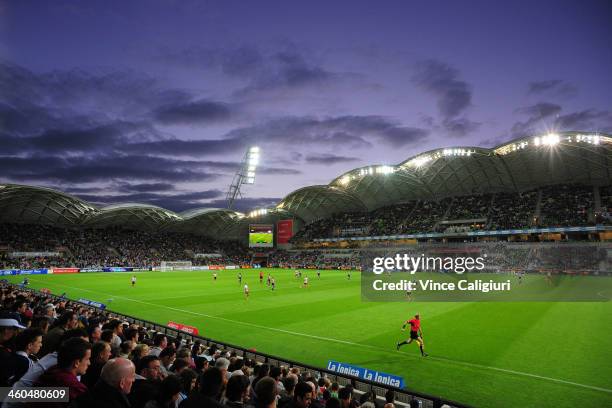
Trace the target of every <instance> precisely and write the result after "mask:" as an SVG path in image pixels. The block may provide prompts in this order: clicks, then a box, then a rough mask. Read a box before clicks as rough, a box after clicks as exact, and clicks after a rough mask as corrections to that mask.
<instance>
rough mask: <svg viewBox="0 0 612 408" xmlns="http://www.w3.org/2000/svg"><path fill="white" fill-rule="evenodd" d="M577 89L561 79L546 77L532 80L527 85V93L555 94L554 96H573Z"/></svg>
mask: <svg viewBox="0 0 612 408" xmlns="http://www.w3.org/2000/svg"><path fill="white" fill-rule="evenodd" d="M577 91H578V89H577V88H576V87H575V86H574V85H572V84H570V83H568V82H566V81H563V80H561V79H548V80H544V81H534V82H530V83H529V84H528V85H527V93H528V94H529V95H542V94H545V95H549V96H552V95H555V96H574V95H575V94H576V93H577Z"/></svg>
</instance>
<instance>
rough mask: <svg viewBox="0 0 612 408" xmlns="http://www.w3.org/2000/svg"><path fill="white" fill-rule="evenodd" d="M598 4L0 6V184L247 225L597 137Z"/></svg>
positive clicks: (602, 43)
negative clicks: (446, 155)
mask: <svg viewBox="0 0 612 408" xmlns="http://www.w3.org/2000/svg"><path fill="white" fill-rule="evenodd" d="M611 20H612V3H611V2H609V1H574V2H567V1H549V2H534V1H525V2H518V1H517V2H491V1H482V2H478V1H464V2H459V1H427V2H423V1H405V0H404V1H385V2H372V1H363V2H361V1H345V2H339V1H338V2H330V1H325V2H316V1H308V2H306V1H304V2H293V1H290V2H288V1H278V2H267V1H265V2H264V1H252V2H244V1H236V2H235V1H219V2H216V1H201V2H200V1H197V2H196V1H184V0H176V1H129V2H113V1H111V2H109V1H99V2H97V1H87V2H83V1H78V2H77V1H72V2H66V1H52V2H40V1H1V0H0V64H1V66H0V182H13V183H21V184H32V185H42V186H48V187H52V188H57V189H60V190H62V191H65V192H68V193H71V194H74V195H77V196H79V197H81V198H84V199H86V200H89V201H90V202H93V203H97V204H100V205H105V204H108V203H115V202H143V203H149V204H155V205H160V206H162V207H166V208H169V209H172V210H175V211H182V210H185V209H189V208H194V207H205V206H207V207H224V206H225V201H224V198H225V191H226V190H227V186H228V185H229V183H230V181H231V178H232V175H233V173H234V171H235V169H236V166H237V162H238V161H239V160H240V158H241V157H242V155H243V154H244V151H245V150H246V148H247V146H249V145H251V144H257V145H259V146H260V147H261V149H262V163H263V167H262V168H261V169H260V171H259V173H258V177H257V180H256V184H255V185H253V186H246V187H245V188H244V189H243V191H244V192H245V193H246V196H247V199H244V200H242V201H241V202H240V203H239V205H238V208H239V209H241V210H247V209H251V208H254V207H258V206H265V205H271V204H273V203H276V202H277V201H278V200H279V199H280V198H282V197H284V196H285V195H287V194H288V193H290V192H291V191H293V190H295V189H297V188H300V187H304V186H307V185H313V184H327V183H329V182H330V181H331V180H332V179H333V178H335V177H336V176H338V175H340V174H342V173H343V172H345V171H348V170H351V169H353V168H355V167H359V166H363V165H368V164H395V163H399V162H401V161H403V160H404V159H406V158H408V157H410V156H412V155H414V154H416V153H419V152H422V151H424V150H428V149H432V148H437V147H444V146H457V145H476V146H484V147H491V146H494V145H496V144H498V143H501V142H504V141H506V140H509V139H511V138H513V137H517V136H521V135H526V134H531V133H534V132H535V133H540V132H547V131H550V130H559V131H561V130H587V131H601V132H610V131H612V79H611V78H612V75H611V74H610V73H611V72H612V24H610V21H611Z"/></svg>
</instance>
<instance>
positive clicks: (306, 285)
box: [304, 276, 308, 288]
mask: <svg viewBox="0 0 612 408" xmlns="http://www.w3.org/2000/svg"><path fill="white" fill-rule="evenodd" d="M304 287H305V288H307V287H308V276H304Z"/></svg>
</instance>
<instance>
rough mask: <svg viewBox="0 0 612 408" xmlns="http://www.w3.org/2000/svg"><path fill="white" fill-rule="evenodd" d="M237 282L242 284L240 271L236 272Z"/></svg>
mask: <svg viewBox="0 0 612 408" xmlns="http://www.w3.org/2000/svg"><path fill="white" fill-rule="evenodd" d="M238 284H239V285H241V284H242V272H238Z"/></svg>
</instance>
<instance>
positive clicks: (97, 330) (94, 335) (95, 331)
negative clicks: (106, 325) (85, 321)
mask: <svg viewBox="0 0 612 408" xmlns="http://www.w3.org/2000/svg"><path fill="white" fill-rule="evenodd" d="M87 333H89V342H90V343H91V344H96V342H98V341H100V340H101V339H102V328H101V327H100V326H99V325H97V324H95V325H93V326H89V329H87Z"/></svg>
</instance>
